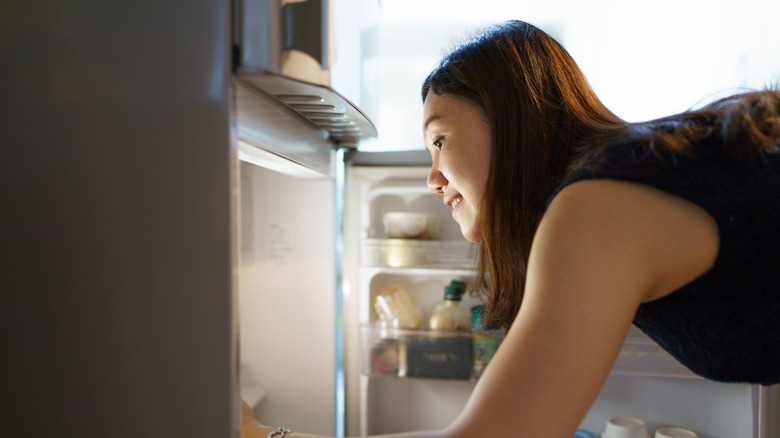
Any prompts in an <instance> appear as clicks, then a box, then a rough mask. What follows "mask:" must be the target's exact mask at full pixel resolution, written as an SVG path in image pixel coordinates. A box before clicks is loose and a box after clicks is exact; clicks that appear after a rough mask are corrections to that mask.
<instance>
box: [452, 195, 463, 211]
mask: <svg viewBox="0 0 780 438" xmlns="http://www.w3.org/2000/svg"><path fill="white" fill-rule="evenodd" d="M462 200H463V198H462V197H460V196H458V197H457V198H455V199H453V200H452V203H451V204H450V205H451V206H452V208H455V207H457V206H458V204H460V201H462Z"/></svg>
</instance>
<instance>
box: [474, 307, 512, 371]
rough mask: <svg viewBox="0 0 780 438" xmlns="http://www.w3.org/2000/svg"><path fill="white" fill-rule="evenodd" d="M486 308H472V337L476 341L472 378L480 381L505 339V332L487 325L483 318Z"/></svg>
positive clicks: (493, 325)
mask: <svg viewBox="0 0 780 438" xmlns="http://www.w3.org/2000/svg"><path fill="white" fill-rule="evenodd" d="M484 315H485V308H484V306H482V305H478V306H474V307H472V308H471V321H472V327H471V336H472V339H473V341H474V368H473V370H472V377H474V378H475V379H478V378H479V376H481V375H482V372H483V371H485V367H486V366H487V364H488V362H490V359H492V358H493V355H494V354H495V353H496V350H498V346H499V345H500V344H501V340H502V339H503V338H504V330H503V329H501V328H500V327H498V326H496V325H495V324H492V325H491V324H485V323H484V321H483V317H484Z"/></svg>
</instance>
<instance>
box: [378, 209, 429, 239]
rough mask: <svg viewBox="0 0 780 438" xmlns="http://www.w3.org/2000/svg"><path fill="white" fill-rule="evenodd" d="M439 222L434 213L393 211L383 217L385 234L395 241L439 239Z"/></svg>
mask: <svg viewBox="0 0 780 438" xmlns="http://www.w3.org/2000/svg"><path fill="white" fill-rule="evenodd" d="M439 222H440V219H439V216H438V215H436V214H432V213H414V212H403V211H391V212H389V213H385V215H384V216H383V217H382V223H383V224H384V226H385V234H387V237H391V238H395V239H437V238H438V237H439Z"/></svg>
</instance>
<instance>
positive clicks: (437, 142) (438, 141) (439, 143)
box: [433, 137, 444, 150]
mask: <svg viewBox="0 0 780 438" xmlns="http://www.w3.org/2000/svg"><path fill="white" fill-rule="evenodd" d="M443 139H444V138H443V137H439V138H437V139H436V140H434V141H433V147H435V148H436V149H438V150H441V147H442V140H443Z"/></svg>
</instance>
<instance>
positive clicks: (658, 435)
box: [655, 427, 699, 438]
mask: <svg viewBox="0 0 780 438" xmlns="http://www.w3.org/2000/svg"><path fill="white" fill-rule="evenodd" d="M655 438H699V435H698V434H697V433H696V432H694V431H692V430H688V429H683V428H681V427H662V428H660V429H658V430H656V431H655Z"/></svg>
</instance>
